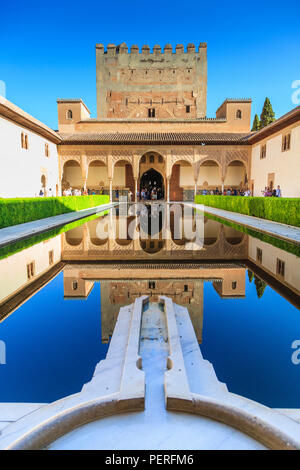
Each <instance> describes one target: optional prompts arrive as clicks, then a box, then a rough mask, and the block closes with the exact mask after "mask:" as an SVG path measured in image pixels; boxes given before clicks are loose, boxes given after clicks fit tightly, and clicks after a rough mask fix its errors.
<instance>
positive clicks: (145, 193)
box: [39, 185, 282, 202]
mask: <svg viewBox="0 0 300 470" xmlns="http://www.w3.org/2000/svg"><path fill="white" fill-rule="evenodd" d="M45 193H46V191H45V189H41V190H40V192H39V196H40V197H43V196H45V195H47V196H54V193H53V191H52V189H51V188H49V189H48V191H47V193H46V194H45ZM261 193H262V195H263V196H264V197H282V192H281V188H280V186H279V185H278V186H277V188H274V189H272V188H270V187H269V186H266V187H265V189H264V190H262V192H261ZM95 194H104V190H103V187H101V188H100V190H97V192H96V190H94V189H82V190H81V189H76V188H75V189H72V188H71V187H70V188H68V189H64V191H63V196H92V195H95ZM198 194H201V195H202V196H206V195H211V196H219V195H220V196H253V194H252V193H251V191H250V189H248V188H246V189H236V188H227V189H224V190H223V191H222V190H219V188H216V189H210V190H209V189H202V190H200V191H199V192H198ZM115 197H116V199H119V190H118V189H116V190H115ZM132 197H133V193H132V191H131V190H129V192H128V201H129V202H131V201H132ZM163 198H164V194H163V191H162V189H161V188H157V187H155V186H154V187H148V188H142V189H141V191H140V192H139V191H138V192H137V200H140V199H141V200H142V201H147V200H150V201H151V200H152V201H156V200H158V199H163Z"/></svg>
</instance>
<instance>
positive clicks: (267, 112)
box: [260, 98, 275, 129]
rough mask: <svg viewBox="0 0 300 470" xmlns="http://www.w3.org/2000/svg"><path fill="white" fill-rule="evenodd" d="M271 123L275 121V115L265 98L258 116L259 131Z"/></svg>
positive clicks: (267, 99)
mask: <svg viewBox="0 0 300 470" xmlns="http://www.w3.org/2000/svg"><path fill="white" fill-rule="evenodd" d="M273 121H275V113H274V111H273V108H272V105H271V102H270V100H269V98H266V99H265V102H264V107H263V110H262V113H261V115H260V129H262V128H263V127H265V126H267V125H268V124H271V122H273Z"/></svg>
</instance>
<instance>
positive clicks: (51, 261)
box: [49, 250, 54, 266]
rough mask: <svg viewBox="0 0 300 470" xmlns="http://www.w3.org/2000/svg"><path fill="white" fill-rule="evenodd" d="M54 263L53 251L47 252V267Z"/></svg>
mask: <svg viewBox="0 0 300 470" xmlns="http://www.w3.org/2000/svg"><path fill="white" fill-rule="evenodd" d="M53 262H54V251H53V250H51V251H49V266H51V265H52V264H53Z"/></svg>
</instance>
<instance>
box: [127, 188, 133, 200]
mask: <svg viewBox="0 0 300 470" xmlns="http://www.w3.org/2000/svg"><path fill="white" fill-rule="evenodd" d="M132 196H133V193H132V191H131V190H130V189H129V192H128V202H131V200H132Z"/></svg>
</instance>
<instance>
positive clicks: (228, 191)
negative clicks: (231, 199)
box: [226, 188, 231, 196]
mask: <svg viewBox="0 0 300 470" xmlns="http://www.w3.org/2000/svg"><path fill="white" fill-rule="evenodd" d="M226 194H227V196H231V191H230V188H228V189H227V193H226Z"/></svg>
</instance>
